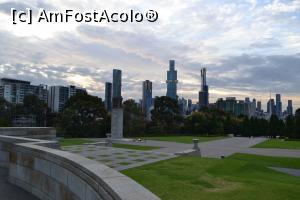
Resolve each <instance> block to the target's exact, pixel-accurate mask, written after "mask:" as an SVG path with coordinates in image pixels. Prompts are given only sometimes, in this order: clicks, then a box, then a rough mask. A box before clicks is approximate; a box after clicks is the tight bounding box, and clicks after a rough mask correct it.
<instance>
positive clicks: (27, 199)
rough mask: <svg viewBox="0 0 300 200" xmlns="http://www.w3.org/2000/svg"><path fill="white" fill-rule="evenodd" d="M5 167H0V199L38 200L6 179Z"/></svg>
mask: <svg viewBox="0 0 300 200" xmlns="http://www.w3.org/2000/svg"><path fill="white" fill-rule="evenodd" d="M7 176H8V172H7V169H4V168H0V199H1V200H38V199H37V198H36V197H34V196H33V195H31V194H30V193H28V192H26V191H24V190H23V189H21V188H19V187H17V186H14V185H12V184H10V183H9V182H8V181H7Z"/></svg>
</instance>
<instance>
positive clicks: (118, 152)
mask: <svg viewBox="0 0 300 200" xmlns="http://www.w3.org/2000/svg"><path fill="white" fill-rule="evenodd" d="M101 140H103V139H98V141H101ZM265 140H267V138H262V137H259V138H245V137H234V138H226V139H220V140H215V141H209V142H203V143H199V147H200V149H201V155H202V157H209V158H221V157H222V156H225V157H227V156H230V155H233V154H235V153H246V154H255V155H264V156H282V157H296V158H300V150H288V149H263V148H250V147H252V146H254V145H256V144H258V143H261V142H264V141H265ZM114 143H120V144H129V145H141V146H157V147H162V148H160V149H155V150H153V151H141V150H131V149H123V148H114V147H104V146H99V145H95V144H89V145H76V146H67V147H63V150H65V151H69V152H72V153H76V154H79V155H82V156H84V157H86V158H89V159H92V160H96V161H99V162H101V163H103V164H105V165H108V166H109V167H111V168H114V169H116V170H118V171H121V170H125V169H129V168H133V167H138V166H142V165H145V164H149V163H153V162H157V161H161V160H166V159H170V158H173V157H176V156H177V154H178V153H180V152H184V151H186V150H190V149H192V147H193V145H192V144H182V143H175V142H166V141H153V140H147V141H145V142H137V141H133V140H130V139H124V140H115V141H114ZM191 143H192V141H191Z"/></svg>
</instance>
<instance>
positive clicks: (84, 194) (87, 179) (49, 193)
mask: <svg viewBox="0 0 300 200" xmlns="http://www.w3.org/2000/svg"><path fill="white" fill-rule="evenodd" d="M49 147H57V143H56V142H53V141H45V140H36V139H28V138H19V137H12V136H0V166H2V167H7V168H9V181H10V182H11V183H13V184H15V185H18V186H19V187H21V188H23V189H25V190H27V191H29V192H30V193H32V194H34V195H35V196H37V197H39V198H40V199H53V200H54V199H55V200H59V199H62V200H68V199H72V200H73V199H75V200H76V199H82V200H83V199H86V200H89V199H94V200H96V199H105V200H106V199H107V200H110V199H111V200H113V199H116V200H121V199H124V200H152V199H153V200H157V199H159V198H158V197H157V196H155V195H154V194H153V193H151V192H150V191H148V190H147V189H145V188H144V187H142V186H141V185H139V184H137V183H136V182H134V181H133V180H132V179H130V178H128V177H126V176H124V175H122V174H121V173H119V172H117V171H115V170H113V169H111V168H109V167H107V166H105V165H102V164H100V163H99V162H96V161H93V160H89V159H87V158H84V157H82V156H79V155H76V154H72V153H69V152H65V151H61V150H58V149H53V148H49Z"/></svg>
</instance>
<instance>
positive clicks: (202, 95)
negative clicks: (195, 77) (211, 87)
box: [199, 68, 209, 109]
mask: <svg viewBox="0 0 300 200" xmlns="http://www.w3.org/2000/svg"><path fill="white" fill-rule="evenodd" d="M208 95H209V94H208V85H207V84H206V68H202V69H201V91H200V92H199V109H201V108H203V107H208V104H209V101H208Z"/></svg>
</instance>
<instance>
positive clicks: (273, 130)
mask: <svg viewBox="0 0 300 200" xmlns="http://www.w3.org/2000/svg"><path fill="white" fill-rule="evenodd" d="M283 132H284V123H283V121H282V120H280V119H278V117H277V116H276V115H272V116H271V118H270V122H269V135H270V136H271V137H276V136H282V135H283Z"/></svg>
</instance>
